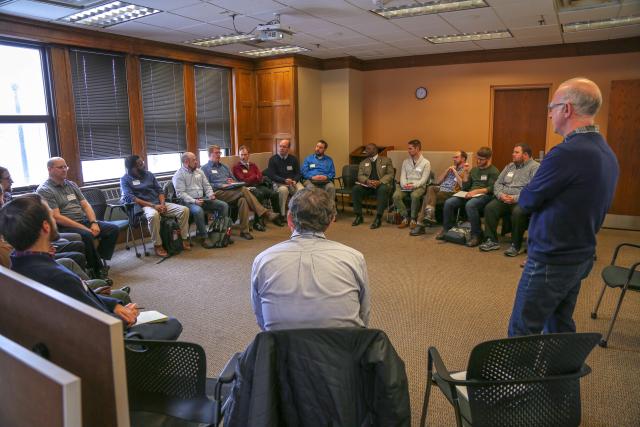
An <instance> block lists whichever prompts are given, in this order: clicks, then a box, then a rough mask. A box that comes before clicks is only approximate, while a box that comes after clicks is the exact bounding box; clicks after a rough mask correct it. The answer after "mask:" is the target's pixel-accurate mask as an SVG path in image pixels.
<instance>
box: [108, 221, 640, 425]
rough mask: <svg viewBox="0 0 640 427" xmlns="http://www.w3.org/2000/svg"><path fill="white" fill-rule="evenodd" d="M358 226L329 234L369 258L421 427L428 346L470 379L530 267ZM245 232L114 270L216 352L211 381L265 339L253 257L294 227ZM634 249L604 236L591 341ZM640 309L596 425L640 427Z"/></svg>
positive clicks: (600, 377) (625, 313) (438, 405)
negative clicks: (620, 251)
mask: <svg viewBox="0 0 640 427" xmlns="http://www.w3.org/2000/svg"><path fill="white" fill-rule="evenodd" d="M351 219H352V218H351V216H350V215H348V214H346V215H342V216H340V217H339V220H338V222H336V223H335V224H333V225H332V226H331V227H330V228H329V230H328V233H327V236H328V238H330V239H333V240H337V241H340V242H342V243H344V244H347V245H349V246H352V247H354V248H355V249H357V250H359V251H361V252H362V253H363V254H364V255H365V258H366V260H367V264H368V268H369V278H370V287H371V300H372V310H371V324H370V327H373V328H379V329H382V330H384V331H385V332H386V333H387V334H388V335H389V337H390V338H391V341H392V342H393V344H394V346H395V348H396V350H397V351H398V353H399V354H400V356H401V357H402V358H403V360H404V361H405V363H406V368H407V375H408V378H409V389H410V393H411V407H412V411H413V420H412V424H413V425H418V422H419V418H420V411H421V407H422V397H423V392H424V386H425V375H426V374H425V372H426V349H427V347H429V346H436V347H437V348H438V350H439V351H440V354H441V355H442V357H443V359H444V361H445V363H446V364H447V367H449V368H450V369H452V370H453V369H457V370H462V369H465V368H466V362H467V360H468V355H469V353H470V351H471V349H472V348H473V347H474V346H475V345H476V344H478V343H480V342H482V341H486V340H490V339H497V338H503V337H505V336H506V328H507V322H508V319H509V315H510V313H511V307H512V303H513V298H514V295H515V288H516V285H517V282H518V279H519V277H520V272H521V269H520V267H519V263H520V262H521V261H522V259H523V258H522V257H518V258H515V259H514V258H507V257H505V256H503V255H502V251H495V252H490V253H481V252H479V251H478V250H477V249H469V248H465V247H462V246H458V245H453V244H450V243H441V242H437V241H435V240H434V239H433V235H434V234H435V232H436V229H431V230H429V229H428V230H427V234H426V235H425V236H420V237H410V236H409V235H408V231H407V230H398V229H396V228H395V226H392V225H389V224H384V225H383V227H382V228H380V229H378V230H369V224H370V223H371V221H372V220H373V217H371V216H367V217H365V224H363V225H361V226H359V227H357V228H354V227H351ZM234 234H236V236H235V241H236V243H235V244H234V245H233V246H231V247H229V248H226V249H213V250H205V249H202V248H196V249H194V250H193V251H192V252H188V253H183V254H180V255H179V256H177V257H174V258H170V259H168V260H166V261H164V262H163V263H161V264H159V265H156V262H157V261H158V258H157V257H153V256H151V257H147V258H145V257H143V258H142V259H137V258H136V257H135V256H134V254H133V251H130V252H128V251H125V250H124V248H122V249H121V250H118V252H117V254H116V256H115V257H114V260H113V261H112V263H111V265H112V266H113V267H112V277H113V278H114V280H115V282H116V284H118V285H124V284H127V285H130V286H131V287H132V297H133V300H134V301H137V302H140V303H142V304H143V305H145V306H146V307H149V308H154V309H157V310H159V311H162V312H164V313H166V314H170V315H173V316H175V317H177V318H178V319H180V321H181V322H182V324H183V325H184V332H183V334H182V337H181V339H183V340H185V341H192V342H196V343H199V344H201V345H202V346H203V347H204V349H205V351H206V353H207V358H208V360H207V362H208V370H209V375H210V376H215V375H216V374H217V372H218V371H219V370H220V369H222V367H223V366H224V364H225V363H226V361H227V359H228V358H229V357H230V356H231V355H232V354H233V353H235V352H237V351H242V350H243V349H244V348H245V347H246V346H247V345H248V344H249V343H250V342H251V341H252V339H253V337H254V336H255V334H256V333H257V332H258V328H257V326H256V324H255V318H254V317H253V313H252V311H251V306H250V302H249V276H250V270H251V263H252V261H253V258H254V257H255V255H257V254H258V253H259V252H260V251H262V250H264V249H266V248H267V247H269V246H271V245H273V244H275V243H278V242H280V241H282V240H286V239H287V238H288V236H289V232H288V229H287V228H278V227H275V226H273V225H270V226H269V227H268V231H267V232H266V233H258V232H254V233H253V234H254V237H256V239H255V240H253V241H245V240H243V239H240V238H239V237H237V232H234ZM623 241H627V242H629V241H630V242H635V243H640V233H638V232H627V231H620V230H603V231H602V232H601V233H600V234H599V243H598V260H597V262H596V264H595V266H594V269H593V271H592V273H591V275H590V276H589V278H588V279H587V280H585V281H584V282H583V287H582V291H581V293H580V297H579V299H578V305H577V308H576V313H575V316H574V318H575V320H576V323H577V327H578V330H579V331H597V332H603V333H604V331H606V328H607V326H608V324H609V320H610V318H611V315H612V313H613V307H614V302H615V299H616V298H617V295H618V293H617V292H616V291H615V290H608V291H607V293H606V294H605V299H604V301H603V304H602V306H601V308H600V316H599V318H598V319H597V320H592V319H591V318H590V315H589V313H590V312H591V309H592V307H593V306H594V304H595V301H596V298H597V296H598V294H599V292H600V289H601V286H602V282H601V280H600V272H601V271H602V268H603V267H604V266H606V265H607V264H608V263H609V262H610V260H611V255H612V253H613V248H614V247H615V245H617V244H618V243H620V242H623ZM507 247H508V245H507V243H503V248H504V249H506V248H507ZM638 254H639V252H638V251H636V252H635V253H631V252H630V253H629V256H623V257H622V258H621V260H622V261H623V262H624V263H626V264H627V265H629V264H631V263H632V262H631V260H632V259H635V260H636V261H637V259H638ZM632 256H633V258H632ZM639 304H640V295H638V294H637V293H633V292H631V293H629V294H628V295H627V297H626V298H625V302H624V304H623V306H622V310H621V313H620V316H619V318H618V321H617V323H616V328H615V330H614V332H613V334H612V336H611V338H610V342H609V348H607V349H602V348H600V347H596V349H595V350H594V351H593V353H592V354H591V356H590V357H589V359H588V363H589V365H590V366H591V367H592V369H593V372H592V374H591V375H589V376H587V377H586V378H585V379H583V380H582V404H583V409H582V413H583V423H582V425H584V426H637V425H638V424H639V421H638V420H640V406H639V405H638V404H637V400H636V397H637V396H639V395H640V381H638V379H637V376H638V374H639V373H640V328H639V326H640V310H638V309H637V307H638V305H639ZM429 424H430V425H434V426H450V425H455V421H454V418H453V409H452V407H451V406H449V404H448V403H447V401H446V399H445V398H444V397H443V396H442V395H441V394H440V392H439V391H437V390H434V394H433V395H432V399H431V404H430V408H429Z"/></svg>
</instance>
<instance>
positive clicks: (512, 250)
mask: <svg viewBox="0 0 640 427" xmlns="http://www.w3.org/2000/svg"><path fill="white" fill-rule="evenodd" d="M522 253H524V249H523V248H522V247H520V248H516V245H513V244H512V245H511V246H510V247H509V249H507V250H506V251H504V254H505V256H510V257H515V256H518V255H520V254H522Z"/></svg>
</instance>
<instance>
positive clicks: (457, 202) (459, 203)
mask: <svg viewBox="0 0 640 427" xmlns="http://www.w3.org/2000/svg"><path fill="white" fill-rule="evenodd" d="M491 197H492V196H488V195H486V194H484V195H482V196H480V197H473V198H471V199H463V198H462V197H450V198H448V199H447V201H446V202H444V208H443V219H442V227H443V228H444V230H445V231H448V230H449V229H450V228H451V227H453V226H454V225H455V222H456V209H458V208H461V207H463V206H464V210H465V212H466V213H467V219H468V220H469V223H470V224H471V234H472V235H474V236H480V234H482V228H481V227H480V215H481V214H482V209H483V208H484V207H485V205H486V204H487V203H489V201H490V200H491Z"/></svg>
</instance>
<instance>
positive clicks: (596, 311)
mask: <svg viewBox="0 0 640 427" xmlns="http://www.w3.org/2000/svg"><path fill="white" fill-rule="evenodd" d="M606 289H607V284H606V283H605V284H604V285H603V286H602V291H601V292H600V296H599V297H598V302H596V306H595V307H594V308H593V311H592V312H591V318H592V319H597V318H598V308H600V303H601V302H602V297H603V296H604V291H605V290H606Z"/></svg>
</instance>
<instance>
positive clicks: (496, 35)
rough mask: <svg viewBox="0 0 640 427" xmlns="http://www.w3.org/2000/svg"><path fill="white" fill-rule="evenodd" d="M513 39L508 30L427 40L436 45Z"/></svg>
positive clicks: (429, 37)
mask: <svg viewBox="0 0 640 427" xmlns="http://www.w3.org/2000/svg"><path fill="white" fill-rule="evenodd" d="M510 37H513V35H512V34H511V32H509V31H508V30H500V31H485V32H482V33H469V34H466V33H465V34H453V35H450V36H428V37H425V40H427V41H429V42H431V43H434V44H440V43H457V42H473V41H478V40H495V39H508V38H510Z"/></svg>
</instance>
